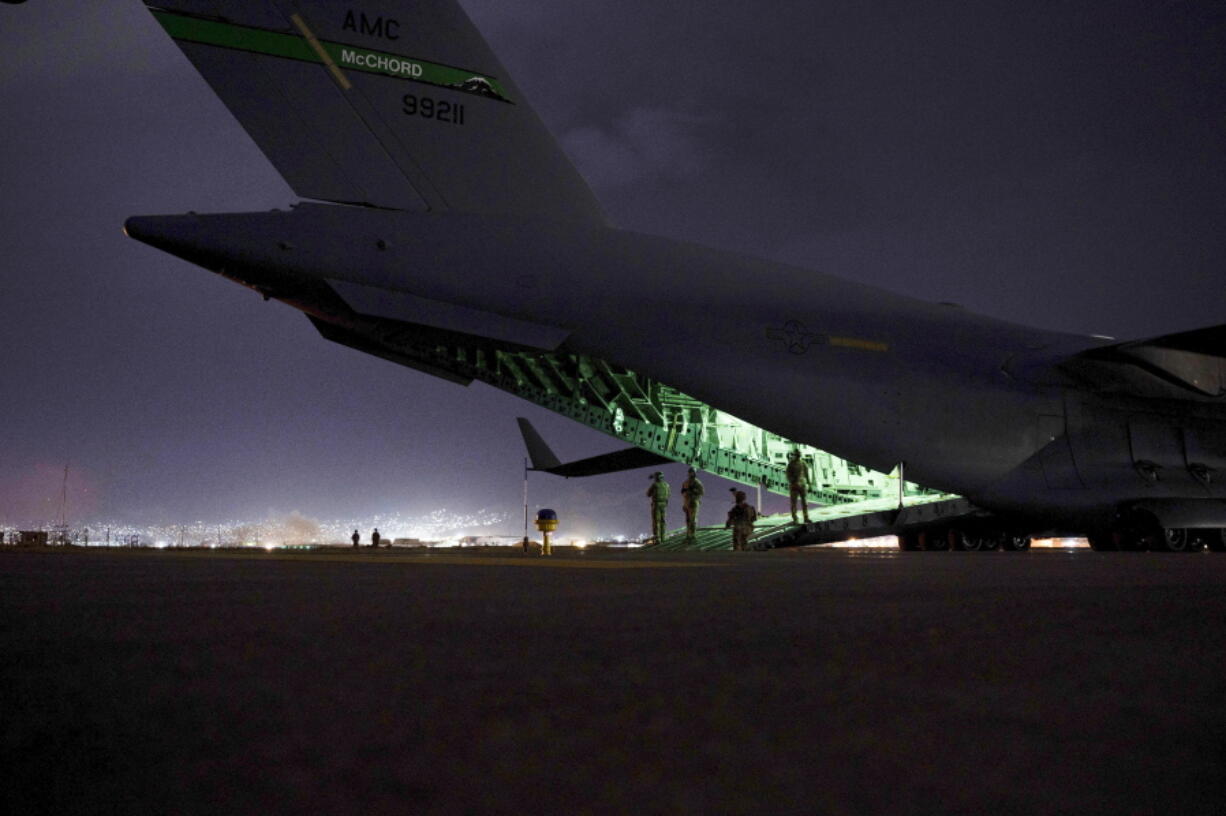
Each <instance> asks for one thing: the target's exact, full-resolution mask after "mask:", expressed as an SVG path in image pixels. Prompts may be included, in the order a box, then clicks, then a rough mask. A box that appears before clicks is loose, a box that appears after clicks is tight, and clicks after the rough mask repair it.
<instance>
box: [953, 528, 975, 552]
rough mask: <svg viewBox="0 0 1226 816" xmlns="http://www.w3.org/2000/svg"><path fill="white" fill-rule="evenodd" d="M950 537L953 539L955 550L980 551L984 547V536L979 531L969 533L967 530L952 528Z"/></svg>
mask: <svg viewBox="0 0 1226 816" xmlns="http://www.w3.org/2000/svg"><path fill="white" fill-rule="evenodd" d="M949 537H950V538H952V539H953V543H954V549H955V550H961V551H962V552H979V551H980V550H982V549H983V537H982V536H980V535H979V534H978V533H973V532H970V533H968V532H967V531H966V530H951V531H950V534H949Z"/></svg>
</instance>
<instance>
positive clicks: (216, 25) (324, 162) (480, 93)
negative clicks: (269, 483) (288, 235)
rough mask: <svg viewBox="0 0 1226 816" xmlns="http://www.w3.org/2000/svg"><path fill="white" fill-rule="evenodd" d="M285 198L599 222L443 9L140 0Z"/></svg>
mask: <svg viewBox="0 0 1226 816" xmlns="http://www.w3.org/2000/svg"><path fill="white" fill-rule="evenodd" d="M145 3H146V5H147V6H149V7H150V10H151V11H152V13H153V14H154V16H155V17H156V18H157V20H158V22H159V23H160V24H161V25H162V27H163V28H164V29H165V30H166V32H167V33H168V34H169V35H170V36H171V37H172V38H173V39H174V40H175V42H176V43H177V44H178V45H179V47H180V48H181V49H182V50H183V52H184V54H186V55H187V57H188V58H189V59H190V60H191V62H192V64H193V65H194V66H195V67H196V69H197V70H198V71H199V72H200V73H201V75H203V76H204V78H205V79H206V80H207V81H208V82H209V84H210V85H211V86H212V88H213V90H214V91H215V92H216V93H217V95H218V96H219V97H220V98H221V99H222V101H223V102H225V104H226V105H227V106H228V107H229V108H230V110H231V112H232V113H234V115H235V116H236V117H237V118H238V120H239V122H240V123H241V124H242V125H243V127H244V128H245V129H246V130H247V132H248V133H249V134H251V136H252V138H253V139H255V141H256V143H257V144H258V145H259V146H260V148H261V149H262V150H263V151H264V153H265V155H267V156H268V158H269V159H270V160H271V161H272V163H273V164H274V165H275V166H276V167H277V169H278V170H279V171H280V172H281V174H282V175H283V176H284V177H285V179H286V181H288V182H289V184H290V186H291V187H292V188H293V189H294V191H295V192H296V193H298V194H299V195H301V196H304V197H307V198H317V199H323V200H327V201H338V202H346V203H357V204H367V205H371V206H377V207H387V208H393V209H411V210H412V209H415V210H423V209H429V210H433V211H455V212H484V213H516V214H520V215H529V216H545V217H553V218H567V219H585V220H594V221H600V222H602V221H603V220H604V219H603V215H602V213H601V210H600V206H599V204H598V203H597V202H596V199H595V197H594V196H593V195H592V192H591V190H590V189H588V187H587V185H586V183H585V182H584V181H583V179H582V177H580V175H579V174H578V172H577V171H576V170H575V168H574V167H573V165H571V163H570V161H569V159H567V157H566V155H565V154H564V153H563V152H562V151H561V149H560V148H559V147H558V145H557V142H556V141H555V140H554V139H553V137H552V136H551V135H550V134H549V132H548V131H547V130H546V129H545V126H544V125H543V124H542V123H541V121H540V119H539V118H538V117H537V116H536V114H535V113H534V112H533V110H532V108H531V107H530V106H529V105H528V102H527V100H526V99H525V98H524V96H523V94H522V93H521V92H520V90H519V88H517V87H516V86H515V84H514V83H513V82H512V81H511V79H510V78H509V77H507V75H506V70H505V69H504V68H503V67H502V65H501V64H500V63H499V62H498V59H497V58H496V57H495V56H494V55H493V52H491V51H490V49H489V47H488V46H487V45H486V43H485V40H484V39H483V38H482V36H481V34H480V33H479V32H478V31H477V29H476V27H475V26H473V24H472V22H471V21H470V20H469V19H468V17H467V16H466V15H465V14H464V11H463V10H462V9H461V8H460V7H459V5H458V4H457V3H456V2H455V0H412V2H405V0H399V2H393V1H392V0H366V1H365V2H363V3H361V4H353V3H350V2H348V0H346V2H337V0H145Z"/></svg>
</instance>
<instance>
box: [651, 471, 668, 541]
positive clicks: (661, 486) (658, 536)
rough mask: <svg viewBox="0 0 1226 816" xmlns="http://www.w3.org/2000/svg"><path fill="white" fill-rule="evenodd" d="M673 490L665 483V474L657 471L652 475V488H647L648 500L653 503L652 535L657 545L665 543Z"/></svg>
mask: <svg viewBox="0 0 1226 816" xmlns="http://www.w3.org/2000/svg"><path fill="white" fill-rule="evenodd" d="M670 492H671V488H669V486H668V482H666V481H664V474H663V473H661V472H660V471H658V470H657V471H656V472H655V473H653V474H651V486H650V487H648V488H647V498H648V500H649V501H650V502H651V535H652V537H653V538H654V539H655V540H656V543H657V544H659V543H660V542H662V541H664V514H665V511H666V510H668V496H669V493H670Z"/></svg>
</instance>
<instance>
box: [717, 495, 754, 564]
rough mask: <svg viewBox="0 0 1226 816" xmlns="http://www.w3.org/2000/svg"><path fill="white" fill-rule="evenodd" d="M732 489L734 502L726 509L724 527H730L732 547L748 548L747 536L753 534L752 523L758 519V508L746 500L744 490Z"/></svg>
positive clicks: (735, 548)
mask: <svg viewBox="0 0 1226 816" xmlns="http://www.w3.org/2000/svg"><path fill="white" fill-rule="evenodd" d="M729 489H730V490H732V496H733V498H734V499H736V504H734V505H732V509H731V510H729V511H728V520H727V521H725V522H724V529H728V528H729V527H731V528H732V549H734V550H736V551H738V552H739V551H741V550H748V549H749V537H750V536H751V535H753V523H754V522H755V521H757V520H758V508H756V507H754V506H753V505H752V504H750V503H749V502H748V501H746V497H745V491H744V490H735V489H733V488H729Z"/></svg>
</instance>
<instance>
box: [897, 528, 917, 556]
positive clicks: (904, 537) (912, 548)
mask: <svg viewBox="0 0 1226 816" xmlns="http://www.w3.org/2000/svg"><path fill="white" fill-rule="evenodd" d="M897 537H898V549H900V550H902V551H903V552H916V551H917V550H919V548H920V544H919V536H917V535H916V534H915V531H914V530H903V531H901V532H899V533H898V536H897Z"/></svg>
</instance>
